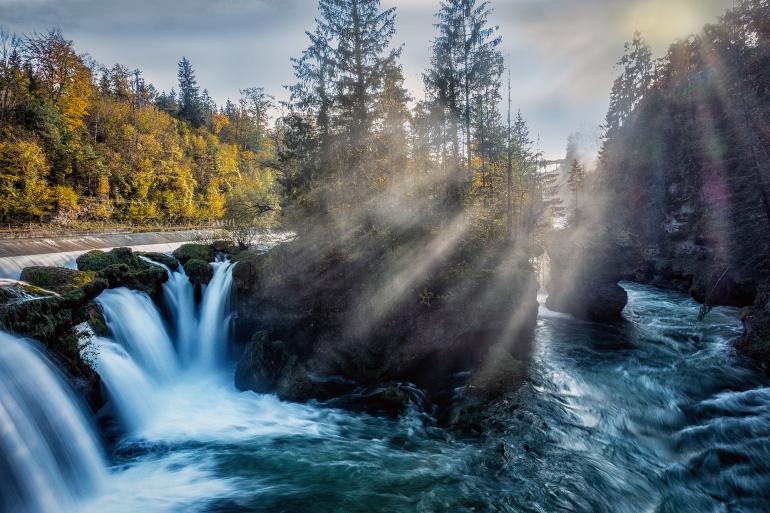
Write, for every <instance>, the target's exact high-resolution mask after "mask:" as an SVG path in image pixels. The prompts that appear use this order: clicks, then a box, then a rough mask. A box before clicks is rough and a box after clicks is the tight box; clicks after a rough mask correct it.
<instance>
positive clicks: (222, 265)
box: [193, 260, 233, 369]
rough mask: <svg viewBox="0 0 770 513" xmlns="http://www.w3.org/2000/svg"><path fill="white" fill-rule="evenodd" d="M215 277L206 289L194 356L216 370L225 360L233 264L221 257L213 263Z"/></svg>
mask: <svg viewBox="0 0 770 513" xmlns="http://www.w3.org/2000/svg"><path fill="white" fill-rule="evenodd" d="M211 266H212V267H213V268H214V276H213V277H212V278H211V281H210V282H209V284H208V285H206V289H205V290H204V291H203V301H202V304H201V312H200V323H199V325H198V345H197V348H196V351H195V353H194V356H193V362H194V364H195V365H197V366H199V367H201V368H203V369H216V368H218V367H219V366H221V365H222V364H223V363H224V360H225V357H226V351H227V340H228V339H229V336H230V329H229V327H230V319H229V310H230V293H231V290H232V284H233V272H232V268H233V264H231V263H230V262H228V261H226V260H218V261H217V262H214V263H212V264H211Z"/></svg>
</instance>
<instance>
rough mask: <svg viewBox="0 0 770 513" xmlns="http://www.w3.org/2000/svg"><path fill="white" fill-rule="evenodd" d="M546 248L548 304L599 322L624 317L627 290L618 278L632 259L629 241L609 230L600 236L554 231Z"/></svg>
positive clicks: (550, 306) (560, 310) (551, 307)
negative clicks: (548, 264) (548, 262)
mask: <svg viewBox="0 0 770 513" xmlns="http://www.w3.org/2000/svg"><path fill="white" fill-rule="evenodd" d="M547 252H548V256H549V257H550V268H549V282H548V284H547V285H546V288H547V289H548V300H547V302H546V304H547V306H548V308H550V309H551V310H554V311H557V312H564V313H569V314H572V315H574V316H575V317H578V318H580V319H587V320H591V321H598V322H607V321H614V320H618V319H620V318H621V314H622V312H623V308H625V306H626V303H627V302H628V294H627V293H626V291H625V290H624V289H623V287H621V286H620V285H618V281H620V279H621V275H622V270H623V268H624V267H625V266H627V265H628V262H629V261H632V258H631V257H630V256H629V253H631V252H632V245H631V243H630V241H628V240H623V238H622V237H618V236H616V235H613V234H610V233H604V234H600V237H597V236H596V234H595V233H594V234H591V235H587V234H586V233H582V232H580V231H567V230H563V231H560V232H555V233H553V234H551V236H550V237H549V239H548V241H547Z"/></svg>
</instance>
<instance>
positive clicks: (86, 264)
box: [76, 248, 150, 272]
mask: <svg viewBox="0 0 770 513" xmlns="http://www.w3.org/2000/svg"><path fill="white" fill-rule="evenodd" d="M76 263H77V266H78V269H79V270H81V271H97V272H98V271H103V270H104V269H106V268H107V267H110V266H114V265H125V266H127V267H128V268H129V269H130V270H131V271H138V270H141V269H146V268H147V266H148V265H150V264H148V263H147V262H145V261H143V260H142V259H141V258H139V255H138V254H137V253H134V252H133V251H132V250H131V248H115V249H112V250H110V251H100V250H93V251H89V252H88V253H84V254H82V255H80V256H79V257H78V258H77V260H76Z"/></svg>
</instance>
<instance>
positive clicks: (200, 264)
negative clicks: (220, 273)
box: [184, 258, 214, 287]
mask: <svg viewBox="0 0 770 513" xmlns="http://www.w3.org/2000/svg"><path fill="white" fill-rule="evenodd" d="M184 272H185V273H186V274H187V277H188V278H189V279H190V281H191V282H192V284H193V285H195V286H198V287H199V286H201V285H207V284H208V282H210V281H211V278H212V276H214V270H213V269H212V268H211V266H210V265H209V263H208V262H205V261H203V260H198V259H197V258H192V259H190V260H188V261H187V262H185V264H184Z"/></svg>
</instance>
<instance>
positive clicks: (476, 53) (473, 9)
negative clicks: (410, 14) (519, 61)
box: [426, 0, 503, 180]
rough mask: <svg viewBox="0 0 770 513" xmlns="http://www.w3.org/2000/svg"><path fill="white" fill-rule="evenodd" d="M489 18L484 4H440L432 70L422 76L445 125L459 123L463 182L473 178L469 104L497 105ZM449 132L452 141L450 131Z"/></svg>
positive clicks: (497, 64)
mask: <svg viewBox="0 0 770 513" xmlns="http://www.w3.org/2000/svg"><path fill="white" fill-rule="evenodd" d="M491 14H492V9H491V8H490V5H489V2H487V1H477V0H444V1H442V3H441V7H440V8H439V11H438V13H437V14H436V17H437V19H438V23H437V24H436V27H437V29H438V31H439V35H438V36H437V37H436V39H435V40H434V42H433V48H432V56H431V64H432V66H433V67H432V69H431V70H430V71H429V72H428V73H427V74H426V86H427V87H428V88H429V89H431V90H432V91H433V93H434V96H435V97H436V98H437V100H438V101H440V102H442V103H445V104H446V108H447V111H448V112H447V113H448V117H449V120H450V122H454V119H453V117H454V116H461V117H462V122H463V128H464V134H465V169H466V179H467V180H470V179H471V178H472V163H473V146H472V143H471V139H472V137H473V134H472V120H473V116H474V113H473V111H474V103H477V99H478V98H481V99H482V100H481V105H482V106H483V108H486V105H488V104H489V105H491V104H492V103H493V102H496V101H497V100H499V88H500V76H501V74H502V70H503V58H502V54H501V52H500V50H499V49H498V47H499V46H500V44H501V43H502V38H501V37H500V36H498V35H496V34H497V30H498V27H497V26H490V25H489V17H490V16H491ZM450 131H451V132H455V133H454V134H453V135H455V136H456V131H455V127H452V129H451V130H450Z"/></svg>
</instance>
